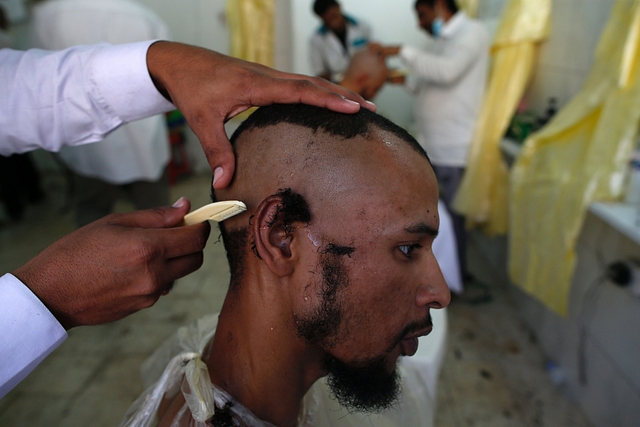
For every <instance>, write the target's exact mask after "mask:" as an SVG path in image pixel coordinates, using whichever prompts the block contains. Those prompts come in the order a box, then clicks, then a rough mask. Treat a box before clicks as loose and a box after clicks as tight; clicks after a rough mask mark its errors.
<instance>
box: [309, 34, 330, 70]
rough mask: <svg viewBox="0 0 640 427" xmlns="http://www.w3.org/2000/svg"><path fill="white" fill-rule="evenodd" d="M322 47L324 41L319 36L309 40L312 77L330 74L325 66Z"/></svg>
mask: <svg viewBox="0 0 640 427" xmlns="http://www.w3.org/2000/svg"><path fill="white" fill-rule="evenodd" d="M322 47H323V46H322V41H321V40H319V39H318V37H317V36H315V35H314V36H312V37H311V38H310V39H309V64H310V65H311V75H312V76H319V75H321V74H324V73H327V72H330V70H328V69H327V67H325V64H324V59H323V55H322V50H323V49H322Z"/></svg>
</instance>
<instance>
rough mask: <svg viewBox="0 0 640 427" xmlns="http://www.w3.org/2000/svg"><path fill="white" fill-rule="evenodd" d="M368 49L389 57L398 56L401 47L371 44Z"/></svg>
mask: <svg viewBox="0 0 640 427" xmlns="http://www.w3.org/2000/svg"><path fill="white" fill-rule="evenodd" d="M368 48H369V50H370V51H371V52H374V53H377V54H378V55H382V56H384V57H385V58H386V57H387V56H396V55H398V54H399V53H400V49H401V48H402V47H401V46H383V45H381V44H380V43H369V45H368Z"/></svg>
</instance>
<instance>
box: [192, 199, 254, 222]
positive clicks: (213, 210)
mask: <svg viewBox="0 0 640 427" xmlns="http://www.w3.org/2000/svg"><path fill="white" fill-rule="evenodd" d="M246 210H247V206H246V205H245V204H244V203H242V202H240V201H238V200H225V201H223V202H216V203H210V204H208V205H204V206H203V207H201V208H199V209H196V210H195V211H193V212H189V213H188V214H186V215H185V217H184V225H193V224H199V223H201V222H205V221H207V220H212V221H218V222H220V221H224V220H225V219H229V218H231V217H232V216H234V215H237V214H239V213H241V212H244V211H246Z"/></svg>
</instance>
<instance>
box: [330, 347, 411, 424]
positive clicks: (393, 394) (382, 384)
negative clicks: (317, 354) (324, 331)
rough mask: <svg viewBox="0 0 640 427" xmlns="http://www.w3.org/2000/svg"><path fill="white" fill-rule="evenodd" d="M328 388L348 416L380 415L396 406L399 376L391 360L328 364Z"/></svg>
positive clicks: (398, 393)
mask: <svg viewBox="0 0 640 427" xmlns="http://www.w3.org/2000/svg"><path fill="white" fill-rule="evenodd" d="M327 362H328V366H327V370H328V372H329V374H328V376H327V384H328V385H329V388H330V389H331V392H332V394H333V396H334V397H335V399H336V400H337V401H338V403H340V405H341V406H344V407H345V408H347V410H348V411H349V412H368V413H380V412H383V411H385V410H387V409H389V408H391V407H392V406H394V404H396V403H397V401H398V397H399V395H400V375H399V373H398V370H397V363H396V361H394V363H393V364H391V365H390V361H389V359H388V357H380V358H376V359H372V360H368V361H364V362H357V363H345V362H342V361H340V360H338V359H335V358H331V359H330V360H328V361H327Z"/></svg>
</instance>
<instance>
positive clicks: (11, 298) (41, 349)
mask: <svg viewBox="0 0 640 427" xmlns="http://www.w3.org/2000/svg"><path fill="white" fill-rule="evenodd" d="M0 331H2V333H1V334H0V360H2V363H0V399H1V398H2V397H3V396H4V395H5V394H7V393H8V392H9V391H10V390H11V389H12V388H13V387H15V386H16V385H17V384H18V383H19V382H20V381H22V380H23V379H24V378H25V377H26V376H27V375H28V374H29V373H30V372H31V371H33V369H34V368H35V367H36V366H38V364H39V363H40V362H42V360H43V359H44V358H45V357H47V356H48V355H49V354H50V353H51V352H52V351H53V350H55V349H56V348H57V347H58V346H59V345H60V344H61V343H62V342H63V341H64V340H65V339H66V338H67V331H66V330H65V329H64V328H63V327H62V325H61V324H60V322H58V320H57V319H56V318H55V317H54V316H53V314H51V312H50V311H49V310H48V309H47V308H46V307H45V306H44V304H43V303H42V301H40V300H39V299H38V297H36V295H35V294H34V293H33V292H31V290H30V289H29V288H27V287H26V286H25V285H24V284H23V283H22V282H21V281H20V280H18V279H17V278H16V277H15V276H13V275H11V274H5V275H4V276H2V277H0Z"/></svg>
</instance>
